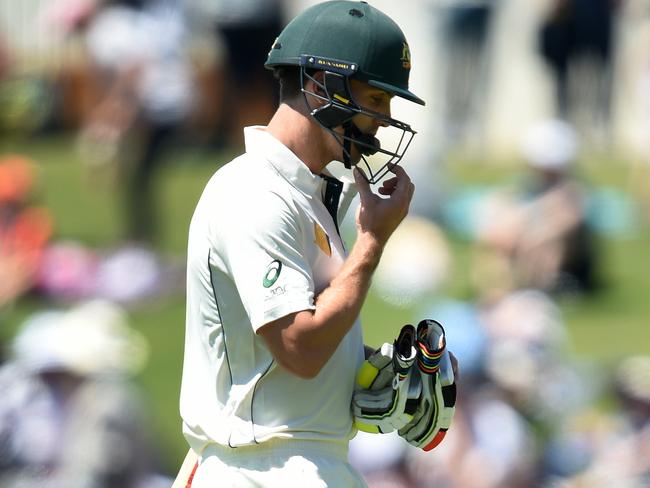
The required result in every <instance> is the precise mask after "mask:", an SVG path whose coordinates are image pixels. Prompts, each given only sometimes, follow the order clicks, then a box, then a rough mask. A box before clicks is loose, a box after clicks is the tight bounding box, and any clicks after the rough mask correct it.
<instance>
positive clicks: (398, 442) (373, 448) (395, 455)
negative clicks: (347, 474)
mask: <svg viewBox="0 0 650 488" xmlns="http://www.w3.org/2000/svg"><path fill="white" fill-rule="evenodd" d="M408 448H409V445H408V444H407V443H406V442H405V441H404V439H402V438H401V437H399V436H398V435H397V432H392V433H390V434H368V433H366V432H363V431H359V432H357V435H356V436H355V437H354V438H353V439H352V440H351V441H350V451H349V454H348V458H349V460H350V464H351V465H352V466H354V468H356V469H357V470H358V471H359V472H360V473H361V475H362V476H363V478H364V479H365V481H366V483H367V484H368V488H413V486H414V484H413V483H414V480H413V479H412V478H411V477H410V475H409V473H408V471H407V466H406V460H407V450H408Z"/></svg>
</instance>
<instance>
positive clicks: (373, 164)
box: [300, 55, 416, 184]
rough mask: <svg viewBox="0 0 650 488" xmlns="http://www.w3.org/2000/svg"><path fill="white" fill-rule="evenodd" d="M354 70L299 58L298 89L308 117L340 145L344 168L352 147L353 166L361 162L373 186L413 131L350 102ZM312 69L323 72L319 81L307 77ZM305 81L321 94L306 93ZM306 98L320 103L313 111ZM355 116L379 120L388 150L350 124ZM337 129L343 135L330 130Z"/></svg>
mask: <svg viewBox="0 0 650 488" xmlns="http://www.w3.org/2000/svg"><path fill="white" fill-rule="evenodd" d="M356 69H357V66H356V65H355V64H354V63H349V62H345V61H338V60H333V59H326V58H320V57H317V56H310V55H303V56H301V58H300V89H301V91H302V93H303V96H304V98H305V103H306V104H307V106H308V107H310V109H311V116H312V117H313V118H314V119H315V120H316V121H317V122H318V123H319V124H320V125H321V126H322V127H323V128H324V129H325V130H327V131H328V132H329V133H330V134H332V136H333V137H334V138H335V139H336V140H337V142H338V143H339V144H340V145H341V148H342V162H343V164H344V165H345V167H346V168H351V167H352V164H353V163H352V160H353V156H352V147H353V146H354V147H355V148H356V150H357V151H358V152H359V156H360V160H359V162H358V163H355V164H359V163H362V164H363V169H364V171H363V173H365V175H366V179H367V180H368V182H369V183H371V184H375V183H378V182H379V181H381V180H382V179H383V178H384V177H385V176H386V175H387V174H388V173H389V172H390V171H391V169H392V168H393V167H394V166H396V165H397V164H399V162H400V161H401V160H402V158H403V157H404V153H405V152H406V150H407V149H408V147H409V145H410V144H411V141H412V140H413V136H414V135H415V134H416V132H415V131H414V130H413V129H411V127H410V126H409V125H408V124H406V123H404V122H401V121H399V120H396V119H393V118H391V117H387V116H386V115H384V114H381V113H378V112H375V111H373V110H370V109H368V108H365V107H363V106H361V105H360V104H358V103H357V102H356V101H355V100H354V97H353V96H352V92H351V90H350V76H352V75H353V74H354V73H355V71H356ZM315 70H316V71H323V72H324V78H323V81H322V82H320V81H318V80H317V79H316V78H314V76H312V74H310V73H312V72H313V71H315ZM307 79H309V80H312V81H313V82H314V83H315V84H316V86H318V87H319V88H320V90H321V92H322V93H320V94H319V93H316V92H313V91H309V90H307V89H306V88H305V80H307ZM309 98H315V99H317V100H320V101H322V102H324V104H323V105H321V106H318V107H316V108H313V106H312V105H313V104H310V103H309ZM356 115H364V116H366V117H370V118H373V119H376V120H379V121H380V122H381V124H382V125H381V126H380V127H379V131H381V132H382V135H385V136H387V137H386V139H389V141H388V142H389V143H390V147H391V148H392V150H388V149H386V148H384V147H382V144H381V142H380V141H379V139H377V138H376V137H375V136H374V135H372V134H365V133H363V132H362V131H361V130H360V129H359V128H358V127H357V126H356V125H355V124H354V122H353V121H352V119H353V118H354V116H356ZM337 127H341V128H342V129H343V133H340V132H337V131H336V130H334V129H336V128H337ZM379 155H380V156H379ZM377 159H380V161H377Z"/></svg>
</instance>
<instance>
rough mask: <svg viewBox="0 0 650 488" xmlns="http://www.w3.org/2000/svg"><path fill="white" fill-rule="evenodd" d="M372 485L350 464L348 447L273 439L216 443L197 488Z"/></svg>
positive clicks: (205, 456) (348, 487) (206, 453)
mask: <svg viewBox="0 0 650 488" xmlns="http://www.w3.org/2000/svg"><path fill="white" fill-rule="evenodd" d="M226 487H227V488H230V487H235V488H249V487H250V488H253V487H255V488H262V487H263V488H292V487H295V488H298V487H300V488H367V485H366V483H365V481H364V480H363V478H362V477H361V475H360V474H359V473H357V471H355V470H354V468H353V467H352V466H351V465H350V464H349V463H348V459H347V448H346V446H344V445H339V444H334V443H329V442H316V441H296V440H291V439H286V440H285V439H272V440H270V441H267V442H263V443H261V444H257V445H253V446H243V447H237V448H229V447H224V446H220V445H216V444H211V445H210V446H208V447H207V448H206V449H205V450H204V451H203V455H202V456H201V460H200V462H199V466H198V468H197V470H196V473H195V474H194V479H193V482H192V488H226Z"/></svg>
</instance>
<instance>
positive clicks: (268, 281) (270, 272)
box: [262, 259, 282, 288]
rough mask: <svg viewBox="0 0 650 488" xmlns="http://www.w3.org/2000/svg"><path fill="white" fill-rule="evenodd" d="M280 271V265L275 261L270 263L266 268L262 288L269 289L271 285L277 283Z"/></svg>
mask: <svg viewBox="0 0 650 488" xmlns="http://www.w3.org/2000/svg"><path fill="white" fill-rule="evenodd" d="M281 271H282V263H281V262H280V261H279V260H277V259H274V260H273V261H271V263H270V264H269V265H268V266H267V267H266V273H264V279H263V280H262V285H263V286H264V288H271V287H272V286H273V284H274V283H275V282H276V281H278V278H279V277H280V272H281Z"/></svg>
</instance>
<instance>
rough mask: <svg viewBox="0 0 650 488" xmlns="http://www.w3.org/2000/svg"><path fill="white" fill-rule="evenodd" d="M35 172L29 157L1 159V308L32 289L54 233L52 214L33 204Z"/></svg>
mask: <svg viewBox="0 0 650 488" xmlns="http://www.w3.org/2000/svg"><path fill="white" fill-rule="evenodd" d="M35 172H36V169H35V167H34V164H33V163H32V162H31V161H30V160H29V159H27V158H26V157H23V156H20V155H9V156H4V157H2V158H0V308H2V307H3V306H4V305H6V304H8V303H9V302H11V301H13V300H14V299H15V298H17V297H19V296H20V295H21V294H23V293H24V292H26V291H28V290H29V289H30V288H31V287H32V286H33V284H34V282H35V279H36V274H37V271H38V269H39V266H40V264H41V261H42V258H43V252H44V249H45V246H46V244H47V242H48V241H49V239H50V236H51V234H52V218H51V216H50V214H49V212H48V211H47V210H46V209H44V208H41V207H38V206H35V205H34V204H33V197H34V195H33V193H34V186H35V179H36V175H35Z"/></svg>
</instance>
